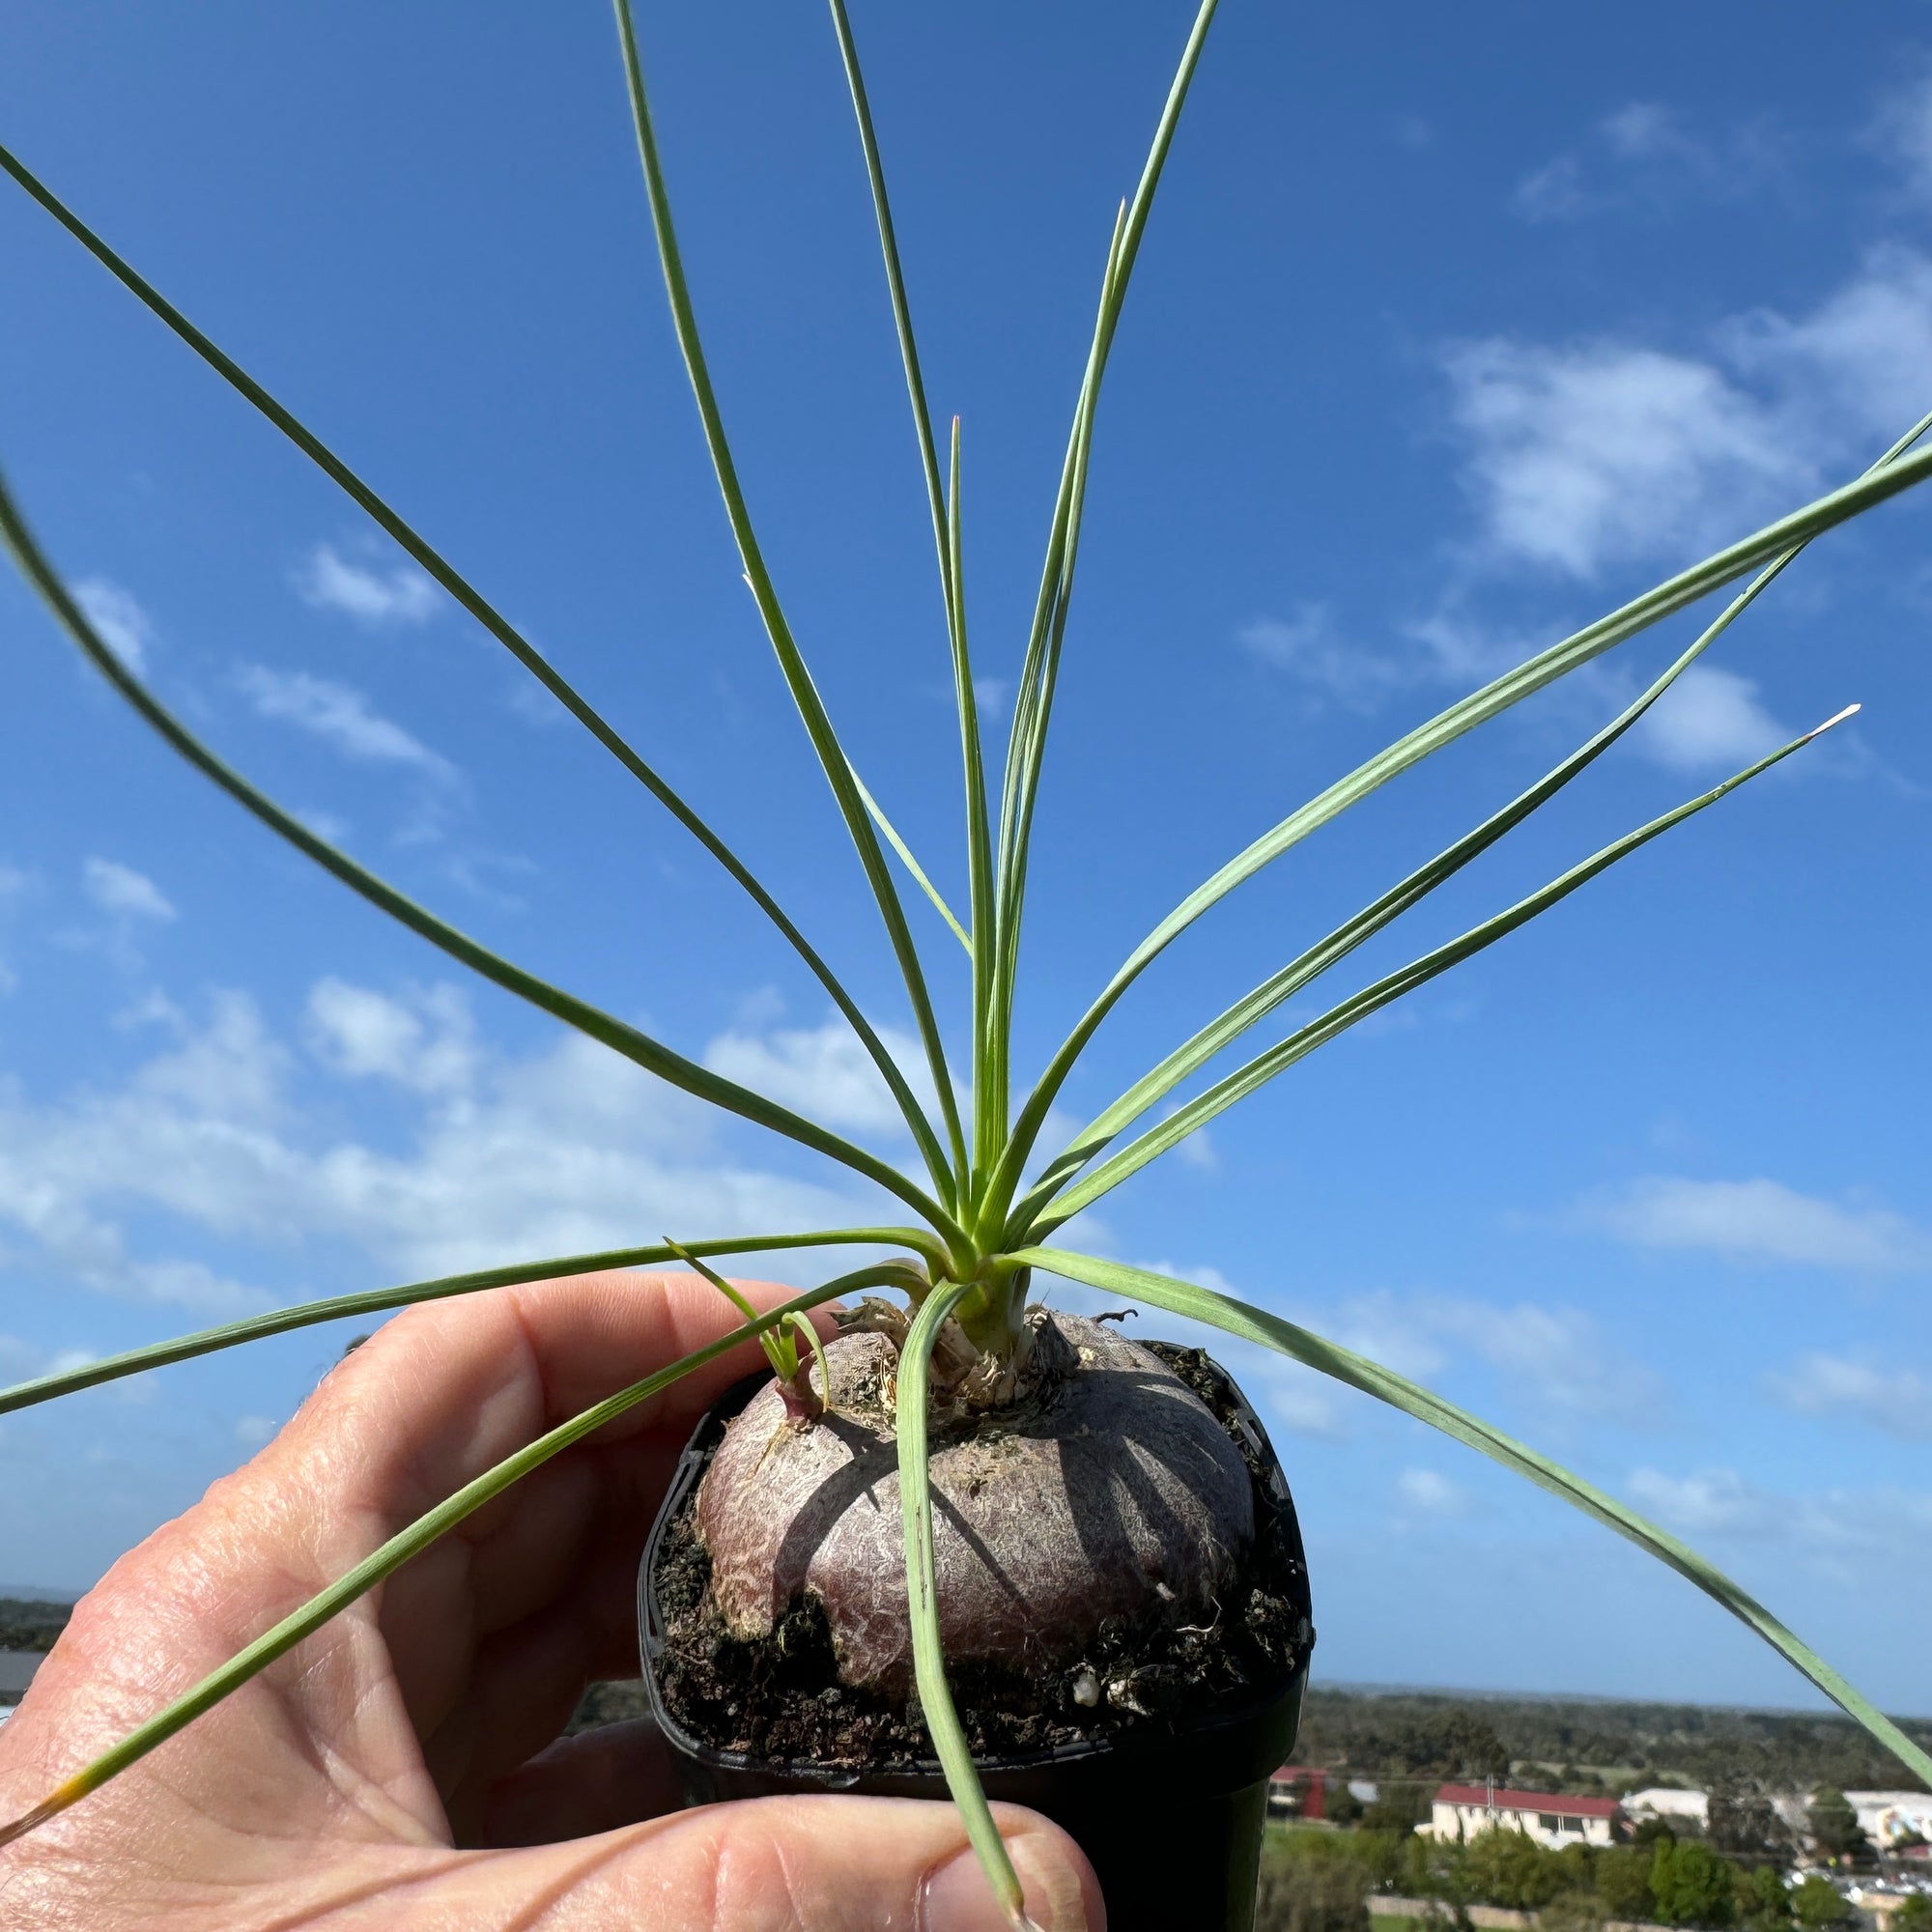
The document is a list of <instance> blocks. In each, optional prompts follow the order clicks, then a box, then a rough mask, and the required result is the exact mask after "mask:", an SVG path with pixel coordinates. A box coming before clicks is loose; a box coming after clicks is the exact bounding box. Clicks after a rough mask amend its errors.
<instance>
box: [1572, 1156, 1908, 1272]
mask: <svg viewBox="0 0 1932 1932" xmlns="http://www.w3.org/2000/svg"><path fill="white" fill-rule="evenodd" d="M1574 1218H1575V1220H1576V1221H1577V1222H1578V1223H1579V1224H1580V1225H1583V1226H1586V1227H1593V1228H1600V1229H1603V1230H1605V1232H1607V1233H1609V1234H1612V1235H1614V1236H1617V1237H1618V1238H1619V1239H1621V1240H1626V1241H1630V1242H1632V1243H1634V1245H1635V1246H1638V1247H1643V1248H1655V1249H1664V1250H1669V1249H1676V1250H1684V1251H1689V1252H1695V1253H1705V1254H1716V1255H1721V1256H1723V1257H1724V1258H1725V1259H1726V1260H1727V1261H1733V1262H1779V1263H1786V1264H1793V1265H1797V1266H1806V1267H1832V1268H1847V1269H1853V1270H1857V1271H1860V1272H1864V1273H1873V1274H1901V1273H1917V1272H1919V1271H1921V1270H1924V1269H1926V1268H1928V1267H1932V1238H1928V1236H1926V1234H1925V1232H1924V1231H1923V1230H1922V1229H1919V1228H1918V1227H1915V1226H1914V1225H1913V1223H1912V1222H1910V1221H1909V1220H1907V1219H1906V1218H1905V1216H1904V1215H1902V1214H1896V1213H1893V1212H1891V1211H1890V1210H1889V1209H1888V1208H1873V1207H1866V1206H1862V1205H1858V1204H1841V1203H1839V1202H1835V1201H1829V1200H1826V1199H1824V1198H1823V1197H1821V1196H1818V1195H1812V1194H1801V1193H1799V1192H1798V1191H1797V1190H1796V1189H1795V1188H1790V1187H1786V1186H1785V1185H1783V1183H1782V1182H1780V1181H1776V1180H1767V1179H1752V1180H1691V1179H1683V1178H1681V1177H1670V1176H1651V1177H1648V1178H1646V1179H1640V1180H1634V1181H1633V1182H1631V1183H1630V1184H1629V1185H1628V1186H1627V1187H1625V1188H1622V1189H1620V1190H1618V1191H1616V1192H1614V1193H1606V1194H1602V1195H1598V1196H1595V1197H1592V1198H1590V1199H1588V1200H1586V1201H1584V1202H1582V1203H1580V1204H1578V1206H1577V1208H1576V1209H1575V1211H1574Z"/></svg>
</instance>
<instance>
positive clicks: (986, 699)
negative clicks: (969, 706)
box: [973, 677, 1012, 723]
mask: <svg viewBox="0 0 1932 1932" xmlns="http://www.w3.org/2000/svg"><path fill="white" fill-rule="evenodd" d="M1011 691H1012V681H1011V679H1009V678H1004V677H976V678H975V679H974V680H973V702H974V705H975V707H976V708H977V709H978V711H979V713H980V721H981V722H982V723H983V722H984V721H986V720H987V719H992V718H997V717H999V716H1000V715H1001V713H1002V712H1004V711H1005V710H1006V708H1007V698H1008V696H1009V694H1010V693H1011Z"/></svg>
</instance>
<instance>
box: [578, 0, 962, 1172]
mask: <svg viewBox="0 0 1932 1932" xmlns="http://www.w3.org/2000/svg"><path fill="white" fill-rule="evenodd" d="M613 4H614V6H615V8H616V14H617V35H618V39H619V41H620V42H621V43H622V46H623V54H624V78H625V83H626V86H627V88H628V91H629V94H630V101H631V121H632V126H633V128H635V130H636V133H637V137H638V156H639V160H640V161H641V162H642V164H643V171H644V190H645V193H646V195H647V196H648V197H649V200H650V206H651V230H652V233H653V234H654V235H655V236H656V237H657V248H658V261H659V264H660V266H661V267H662V269H663V270H664V281H665V292H666V294H667V295H668V298H669V299H670V311H671V323H672V327H674V329H675V330H676V333H677V342H678V349H679V351H680V353H681V354H682V355H683V356H684V366H685V372H686V374H687V375H688V376H689V377H690V379H691V392H692V395H693V396H694V398H695V399H696V403H697V414H698V419H699V421H700V422H701V423H702V425H703V429H704V444H705V447H706V449H707V450H709V452H710V455H711V468H712V470H713V472H714V473H715V475H716V476H717V478H718V490H719V494H720V496H721V497H723V498H724V501H725V517H726V519H727V520H728V522H729V523H730V526H731V535H732V538H733V540H734V541H735V542H736V544H737V546H738V559H739V561H740V563H741V564H742V565H743V566H744V572H745V582H746V583H747V584H748V585H750V587H751V592H752V596H753V601H754V602H755V603H756V604H757V607H758V614H759V616H760V617H761V618H762V619H763V620H764V626H765V635H766V636H767V637H768V638H769V639H771V645H772V650H773V652H774V653H775V654H776V656H777V658H778V661H779V668H780V669H781V671H782V673H783V675H784V681H785V686H786V688H787V689H788V690H789V691H790V693H791V696H792V702H793V703H794V704H795V705H796V706H797V707H798V714H799V717H800V718H801V719H802V720H803V721H804V723H805V728H806V735H807V736H808V737H809V738H810V740H811V748H812V750H813V751H814V752H815V753H817V754H818V762H819V764H820V766H821V767H822V768H823V770H824V773H825V777H826V781H827V782H828V783H829V784H830V785H831V787H832V796H833V798H834V800H835V801H836V802H837V804H838V812H839V816H840V817H842V818H843V819H844V821H845V829H846V831H847V833H848V834H850V836H851V839H852V844H853V846H854V848H855V849H856V850H857V852H858V854H859V862H860V865H861V866H862V867H863V868H864V870H865V874H866V882H867V885H869V886H870V887H871V889H872V896H873V898H874V899H876V900H877V902H878V907H879V917H880V918H881V919H882V920H883V921H884V923H885V927H886V935H887V937H888V938H889V939H890V940H891V942H892V948H893V952H894V955H895V958H896V959H897V960H898V964H899V973H900V977H901V978H902V979H903V980H905V987H906V994H907V997H908V998H909V999H910V1000H911V1002H912V1009H913V1018H914V1021H915V1022H916V1024H917V1025H918V1028H919V1036H920V1039H921V1042H922V1043H923V1046H924V1048H925V1057H926V1062H927V1065H929V1066H930V1068H931V1071H932V1084H933V1088H934V1091H935V1092H936V1093H937V1094H938V1095H939V1106H940V1112H941V1115H942V1116H943V1118H944V1120H945V1123H946V1134H947V1140H948V1142H949V1144H950V1146H951V1148H952V1163H953V1166H952V1186H951V1187H950V1188H949V1187H948V1186H946V1185H943V1184H942V1185H941V1187H940V1192H941V1195H942V1197H944V1198H946V1201H947V1206H948V1207H949V1208H952V1207H954V1206H956V1204H957V1200H958V1188H959V1186H960V1185H961V1184H963V1181H964V1178H965V1175H966V1171H967V1168H968V1167H969V1165H970V1162H969V1160H968V1158H967V1153H966V1138H965V1133H964V1130H963V1128H962V1127H961V1124H960V1120H959V1103H958V1101H957V1099H956V1098H955V1097H954V1094H953V1092H952V1075H951V1073H950V1072H949V1071H948V1070H947V1065H946V1048H945V1045H944V1043H943V1042H942V1041H941V1039H940V1037H939V1021H938V1018H937V1017H936V1016H935V1014H934V1012H933V1010H932V997H931V995H930V993H929V992H928V991H927V989H926V983H925V971H924V968H923V965H922V964H921V962H920V956H919V949H918V947H916V946H915V945H914V943H913V937H912V932H911V930H910V928H909V927H908V926H907V924H906V920H905V909H904V907H903V906H902V905H901V904H900V903H899V895H898V890H897V888H896V887H895V885H894V884H893V875H892V871H891V869H890V867H888V866H887V864H886V859H885V854H884V853H883V852H882V851H881V850H880V849H879V841H878V838H876V837H875V836H874V834H873V831H872V823H871V819H870V817H869V816H868V815H867V810H866V807H865V802H864V801H863V800H862V799H861V798H860V796H859V789H858V786H857V784H856V783H855V782H854V780H853V775H852V762H851V760H850V758H848V757H847V756H846V753H845V748H844V747H843V746H842V745H841V744H840V743H839V742H838V732H837V731H836V730H834V729H833V725H832V719H831V716H830V714H829V713H828V712H827V711H826V709H825V705H824V702H823V700H822V699H821V698H820V697H819V695H818V688H817V686H816V685H814V684H813V682H812V680H811V673H810V670H809V669H808V668H807V667H806V662H805V658H804V655H803V653H802V652H801V651H800V650H799V648H798V644H797V641H796V639H794V638H793V637H792V634H791V625H790V624H789V622H788V621H787V620H786V618H785V614H784V609H783V606H782V605H781V603H780V602H779V595H778V591H777V589H776V587H775V586H774V585H773V583H772V579H771V573H770V571H769V570H767V569H766V567H765V558H764V553H763V551H762V550H761V549H760V547H759V544H758V538H757V532H756V531H755V530H754V529H753V525H752V513H751V511H750V509H749V508H748V507H747V505H746V502H745V493H744V490H743V488H742V486H741V485H740V483H739V481H738V466H737V463H736V461H735V460H734V459H733V457H732V455H731V445H730V442H729V440H728V439H727V438H726V436H725V417H724V414H723V412H721V411H720V409H719V407H718V397H717V393H716V391H715V390H714V389H713V387H712V384H711V371H710V367H709V365H708V364H707V362H706V360H705V355H704V345H703V343H702V341H701V340H700V339H699V336H698V332H697V315H696V310H695V309H694V308H693V306H692V300H691V289H690V287H689V285H688V283H687V282H686V280H685V273H684V259H683V256H682V254H681V253H680V252H679V249H678V245H677V231H676V229H675V227H674V226H673V225H672V221H671V210H670V196H669V193H668V190H667V188H666V185H665V175H664V162H663V158H662V157H661V156H660V155H659V153H658V139H657V129H656V128H655V127H654V125H653V124H652V121H651V107H650V100H649V98H648V96H647V95H646V93H645V89H644V67H643V57H642V55H641V54H640V53H639V48H638V33H637V23H636V22H635V21H634V20H633V19H632V17H631V5H630V0H613Z"/></svg>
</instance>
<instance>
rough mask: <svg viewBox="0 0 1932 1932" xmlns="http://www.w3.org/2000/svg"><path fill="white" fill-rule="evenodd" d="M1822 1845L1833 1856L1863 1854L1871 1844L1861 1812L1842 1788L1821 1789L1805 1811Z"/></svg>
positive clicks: (1813, 1835) (1813, 1836)
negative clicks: (1866, 1836) (1836, 1789)
mask: <svg viewBox="0 0 1932 1932" xmlns="http://www.w3.org/2000/svg"><path fill="white" fill-rule="evenodd" d="M1804 1822H1805V1823H1806V1824H1807V1825H1809V1826H1810V1828H1811V1836H1812V1838H1813V1840H1814V1841H1815V1842H1816V1844H1817V1846H1818V1849H1819V1850H1820V1851H1821V1852H1823V1853H1824V1854H1825V1856H1826V1857H1827V1858H1830V1859H1856V1858H1861V1857H1863V1856H1864V1854H1865V1853H1867V1852H1868V1851H1870V1849H1871V1847H1870V1845H1869V1844H1868V1843H1867V1842H1866V1840H1865V1834H1864V1832H1863V1829H1862V1828H1861V1826H1860V1824H1859V1814H1858V1813H1857V1812H1856V1811H1854V1810H1853V1809H1852V1807H1851V1804H1850V1803H1849V1802H1848V1801H1847V1799H1846V1797H1845V1794H1844V1793H1843V1792H1842V1791H1833V1790H1829V1789H1828V1790H1824V1791H1820V1792H1818V1793H1817V1794H1816V1796H1814V1797H1813V1799H1812V1800H1811V1807H1810V1809H1809V1810H1808V1811H1807V1812H1806V1813H1805V1814H1804Z"/></svg>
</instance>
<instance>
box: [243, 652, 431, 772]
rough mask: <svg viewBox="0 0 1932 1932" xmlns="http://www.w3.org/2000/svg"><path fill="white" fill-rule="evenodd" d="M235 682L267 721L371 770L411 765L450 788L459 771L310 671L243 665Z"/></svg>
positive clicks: (361, 700) (350, 692)
mask: <svg viewBox="0 0 1932 1932" xmlns="http://www.w3.org/2000/svg"><path fill="white" fill-rule="evenodd" d="M236 682H237V683H238V684H239V686H240V687H241V691H242V692H243V693H244V694H245V695H246V696H247V697H248V699H249V701H250V702H251V703H252V704H253V705H254V707H255V709H256V711H257V712H259V713H260V714H261V716H262V717H264V718H272V719H275V720H277V721H278V722H279V723H282V724H286V725H295V726H296V727H297V728H298V730H302V731H306V732H308V733H309V735H310V736H311V737H314V738H319V739H321V740H322V742H323V743H324V744H326V745H328V746H330V747H332V748H333V749H334V750H336V751H338V752H340V753H342V754H343V755H344V756H345V757H349V758H354V759H356V760H357V761H359V762H363V763H370V764H393V765H408V766H411V767H412V768H413V769H414V770H416V771H419V772H423V773H426V774H427V775H428V776H430V777H432V778H435V779H439V780H441V781H445V782H447V781H450V780H453V779H454V778H455V777H456V768H455V766H453V765H452V764H451V763H450V762H449V760H448V759H447V758H445V757H443V756H442V755H441V753H438V752H433V751H431V750H430V749H429V747H428V746H427V745H425V744H424V743H423V742H422V741H421V739H419V738H417V737H415V736H414V735H413V734H412V733H411V732H409V731H407V730H405V729H404V728H403V726H402V725H398V724H396V723H395V721H394V720H393V719H389V718H384V716H383V715H382V714H381V713H380V712H379V711H377V710H375V709H374V708H373V707H372V706H371V704H370V702H369V700H368V698H366V697H365V696H363V695H362V693H361V692H359V691H356V690H355V689H354V688H353V687H352V686H349V685H346V684H336V683H334V682H333V681H332V680H330V679H328V678H321V677H312V676H311V675H310V674H309V673H308V672H307V671H281V670H270V668H268V667H267V666H265V665H244V666H243V667H242V668H241V671H240V672H239V673H238V674H237V678H236Z"/></svg>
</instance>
